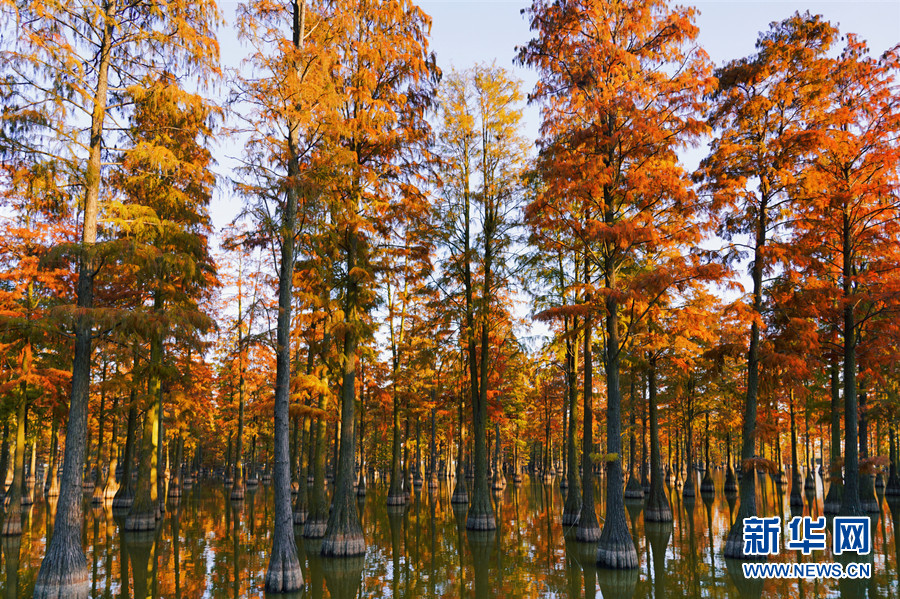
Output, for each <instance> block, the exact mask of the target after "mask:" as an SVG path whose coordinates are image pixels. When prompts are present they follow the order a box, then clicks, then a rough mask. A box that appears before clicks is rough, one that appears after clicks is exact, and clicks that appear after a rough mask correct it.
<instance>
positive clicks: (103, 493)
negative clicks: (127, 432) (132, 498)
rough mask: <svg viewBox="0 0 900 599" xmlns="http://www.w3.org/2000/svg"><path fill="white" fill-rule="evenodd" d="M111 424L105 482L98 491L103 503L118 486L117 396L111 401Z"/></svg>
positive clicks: (111, 495)
mask: <svg viewBox="0 0 900 599" xmlns="http://www.w3.org/2000/svg"><path fill="white" fill-rule="evenodd" d="M112 419H113V421H112V422H113V424H112V438H111V439H110V441H109V458H108V460H107V462H108V463H107V464H106V466H107V469H106V480H105V481H104V483H103V487H102V489H100V493H99V495H100V501H101V502H102V501H105V500H107V499H112V498H113V497H114V496H115V494H116V491H117V490H118V485H117V484H116V469H117V468H118V467H119V445H118V442H119V396H118V395H117V396H116V397H115V399H114V400H113V415H112ZM97 495H98V493H97V492H96V491H95V492H94V498H95V499H96V497H97Z"/></svg>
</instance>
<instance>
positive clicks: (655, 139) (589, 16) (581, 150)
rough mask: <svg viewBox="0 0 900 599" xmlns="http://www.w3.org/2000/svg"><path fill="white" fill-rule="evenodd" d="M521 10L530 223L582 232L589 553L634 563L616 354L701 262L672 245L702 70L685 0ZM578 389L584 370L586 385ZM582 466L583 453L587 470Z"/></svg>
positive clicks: (690, 236)
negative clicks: (528, 82) (538, 112)
mask: <svg viewBox="0 0 900 599" xmlns="http://www.w3.org/2000/svg"><path fill="white" fill-rule="evenodd" d="M529 14H530V16H531V26H532V29H533V30H534V31H535V32H536V34H537V37H535V39H533V40H532V41H531V42H529V44H528V45H527V46H525V47H524V48H523V49H521V51H520V54H519V58H520V60H521V61H522V62H524V63H525V64H528V65H530V66H533V67H535V68H536V69H538V71H539V72H540V79H539V81H538V83H537V85H536V87H535V90H534V92H533V93H532V98H534V99H535V100H538V101H540V102H542V104H543V123H542V129H541V133H542V138H541V141H540V145H541V155H540V158H539V163H538V168H539V169H540V172H541V177H542V179H543V181H544V183H545V184H546V191H545V192H544V193H542V194H541V195H540V196H539V197H538V200H537V204H540V209H539V208H537V207H536V205H533V206H531V207H529V212H530V213H531V214H533V215H535V216H534V218H535V219H536V220H539V221H543V223H542V225H540V226H546V227H548V228H552V227H560V226H562V225H561V223H563V222H566V223H571V225H569V226H574V228H575V230H576V232H577V234H578V235H579V237H580V238H581V241H582V243H583V248H584V252H585V264H586V267H585V269H586V275H587V276H585V277H584V280H583V284H584V285H585V289H586V293H585V295H586V298H585V299H586V304H587V307H586V308H587V310H588V314H587V316H586V317H585V318H586V323H585V334H584V335H585V340H586V341H585V354H584V359H585V374H586V375H587V373H588V372H589V370H590V368H591V367H590V347H589V343H588V340H589V339H590V338H591V331H590V323H591V321H592V316H593V315H597V316H598V317H599V318H602V321H603V329H602V333H603V342H604V352H603V364H604V369H605V371H606V385H607V414H606V416H607V447H606V454H605V455H604V457H603V459H604V462H605V464H606V470H607V480H606V484H607V511H606V519H605V522H604V525H603V529H602V533H600V534H599V535H597V537H596V538H597V539H598V540H599V541H600V544H599V548H598V554H597V562H598V564H600V565H602V566H605V567H611V568H636V567H637V565H638V558H637V553H636V551H635V548H634V544H633V542H632V540H631V535H630V533H629V531H628V525H627V521H626V518H625V507H624V498H623V482H624V481H623V472H622V461H621V460H622V446H621V426H622V424H621V410H620V406H621V390H620V387H619V370H620V363H621V360H622V353H623V351H624V348H625V347H626V346H627V345H628V344H629V341H630V339H631V337H632V335H633V333H634V327H635V326H636V325H637V324H638V323H639V322H640V321H641V320H642V319H643V317H644V316H645V315H646V313H647V309H648V306H650V305H653V304H654V303H656V302H657V301H658V300H659V298H660V297H661V295H662V293H663V292H664V290H666V289H668V288H670V287H672V286H673V285H678V284H680V283H679V282H680V281H683V280H685V279H690V278H692V277H696V276H698V275H699V272H697V271H694V264H693V261H692V260H691V259H689V258H686V257H685V256H683V255H681V254H679V253H677V252H674V251H673V250H674V248H677V247H678V246H679V245H691V244H692V242H693V241H695V240H697V239H699V235H700V230H699V228H698V227H697V226H690V225H689V226H685V224H686V223H687V224H690V223H692V222H693V223H696V222H697V212H698V202H697V200H696V197H695V195H694V193H693V191H692V189H691V186H690V184H689V179H688V177H687V175H686V173H685V171H684V169H683V168H682V167H681V166H680V164H679V163H678V160H677V156H676V152H677V151H678V150H679V149H680V148H683V147H685V146H686V145H687V144H690V143H692V142H693V141H694V140H696V139H697V137H698V136H699V135H700V134H701V133H703V131H704V130H705V125H704V123H703V122H702V121H701V120H700V119H699V118H698V117H699V112H700V111H701V110H702V108H703V102H702V96H703V94H705V93H707V92H709V91H711V89H712V87H713V83H714V80H713V78H712V76H711V69H710V66H709V62H708V59H707V57H706V54H705V53H704V52H703V51H702V50H700V49H699V48H698V47H697V46H696V45H695V43H694V40H695V39H696V36H697V28H696V26H695V25H694V23H693V18H694V11H693V10H688V9H669V8H668V7H667V6H666V4H665V2H661V1H654V2H622V3H606V2H597V1H591V0H581V1H575V2H565V3H549V2H545V1H543V0H538V1H536V2H534V3H533V4H532V7H531V8H530V9H529ZM551 198H552V201H551ZM560 199H562V200H563V201H560ZM552 203H557V206H556V207H552V206H551V204H552ZM576 219H577V220H576ZM588 265H590V268H589V267H588ZM588 389H589V381H588V380H587V377H586V379H585V385H584V390H585V395H586V396H587V395H588ZM585 404H586V406H585V416H584V420H585V436H586V437H588V436H589V435H588V430H587V427H588V425H589V421H590V418H589V414H588V406H587V401H586V402H585ZM590 453H591V451H590V449H589V448H588V449H586V450H585V454H586V455H588V456H589V455H590ZM590 467H592V464H590V463H589V462H588V461H586V462H585V472H587V471H588V469H589V468H590ZM587 485H588V482H587V480H586V481H585V483H584V486H585V487H587ZM591 507H592V506H591ZM585 509H586V508H585V507H584V506H583V507H582V518H584V514H585ZM582 528H583V526H582V524H579V530H581V529H582ZM582 536H583V537H588V536H592V535H587V534H583V535H582ZM585 540H587V538H585Z"/></svg>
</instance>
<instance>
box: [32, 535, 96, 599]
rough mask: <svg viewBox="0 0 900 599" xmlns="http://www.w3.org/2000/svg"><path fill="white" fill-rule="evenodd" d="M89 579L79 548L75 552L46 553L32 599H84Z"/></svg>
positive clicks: (89, 587)
mask: <svg viewBox="0 0 900 599" xmlns="http://www.w3.org/2000/svg"><path fill="white" fill-rule="evenodd" d="M90 591H91V577H90V572H89V571H88V567H87V560H86V559H85V557H84V554H83V553H82V552H81V547H78V548H77V549H75V550H65V549H64V550H63V551H48V553H47V556H46V557H45V558H44V561H43V562H42V563H41V569H40V572H38V577H37V582H36V583H35V585H34V594H33V595H32V597H33V598H34V599H86V598H87V597H88V595H89V594H90Z"/></svg>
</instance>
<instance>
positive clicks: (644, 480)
mask: <svg viewBox="0 0 900 599" xmlns="http://www.w3.org/2000/svg"><path fill="white" fill-rule="evenodd" d="M641 488H642V489H644V493H645V494H646V493H649V492H650V464H649V463H648V462H647V379H646V378H644V379H643V382H642V384H641Z"/></svg>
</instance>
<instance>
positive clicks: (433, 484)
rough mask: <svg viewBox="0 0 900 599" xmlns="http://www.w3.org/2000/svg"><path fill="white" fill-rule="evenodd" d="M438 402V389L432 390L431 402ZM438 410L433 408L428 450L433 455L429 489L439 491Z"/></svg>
mask: <svg viewBox="0 0 900 599" xmlns="http://www.w3.org/2000/svg"><path fill="white" fill-rule="evenodd" d="M436 400H437V389H432V391H431V401H432V403H433V402H435V401H436ZM436 411H437V408H434V407H432V408H431V446H430V447H429V448H428V450H429V453H431V458H430V460H431V466H430V467H429V470H430V473H429V476H428V488H429V489H437V488H438V464H437V459H438V458H437V446H436V444H435V435H436V434H437V431H436V429H435V412H436Z"/></svg>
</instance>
